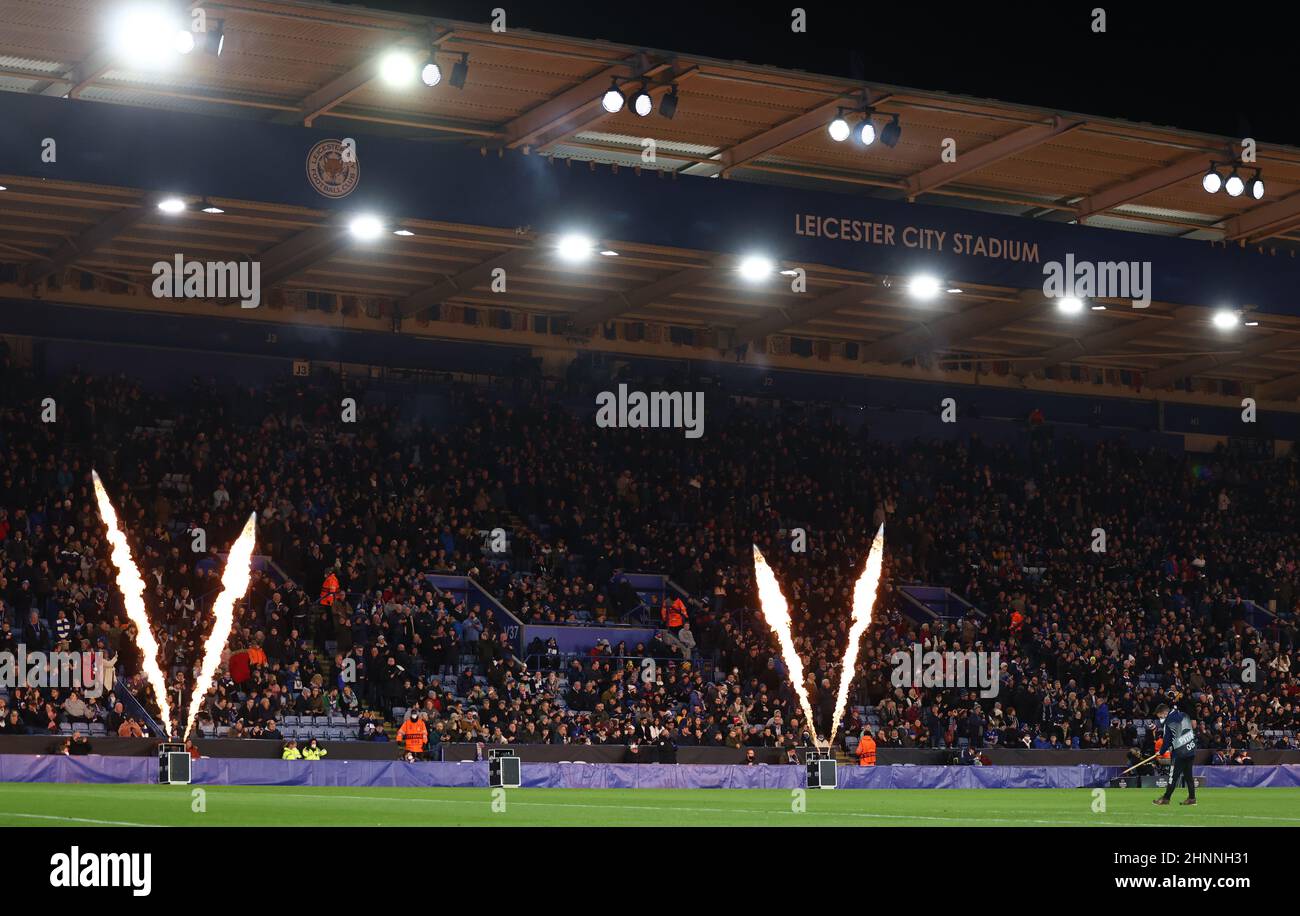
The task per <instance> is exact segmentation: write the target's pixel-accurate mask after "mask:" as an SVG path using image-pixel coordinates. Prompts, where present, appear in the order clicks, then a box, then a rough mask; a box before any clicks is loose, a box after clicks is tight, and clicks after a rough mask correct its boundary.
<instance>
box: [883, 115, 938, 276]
mask: <svg viewBox="0 0 1300 916" xmlns="http://www.w3.org/2000/svg"><path fill="white" fill-rule="evenodd" d="M882 139H883V138H882ZM942 288H943V284H941V283H940V282H939V280H938V278H936V277H932V276H930V275H929V274H917V275H916V276H915V277H913V278H912V279H910V280H908V281H907V291H908V292H909V293H911V294H912V296H913V298H916V299H921V300H922V301H924V300H926V299H933V298H934V297H935V296H937V295H939V290H941V289H942Z"/></svg>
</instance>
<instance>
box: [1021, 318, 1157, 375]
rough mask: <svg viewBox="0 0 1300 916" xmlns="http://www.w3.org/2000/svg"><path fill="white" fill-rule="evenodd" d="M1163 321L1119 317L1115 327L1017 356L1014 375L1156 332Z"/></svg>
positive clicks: (1042, 368) (1027, 373) (1026, 373)
mask: <svg viewBox="0 0 1300 916" xmlns="http://www.w3.org/2000/svg"><path fill="white" fill-rule="evenodd" d="M1162 327H1163V326H1162V325H1161V324H1158V323H1156V322H1153V321H1151V320H1149V319H1134V320H1130V321H1121V322H1120V323H1119V324H1118V326H1117V327H1113V328H1111V329H1110V330H1108V331H1102V332H1100V333H1097V334H1093V335H1091V336H1089V337H1076V338H1074V339H1073V340H1071V341H1069V342H1068V343H1063V344H1059V345H1057V346H1055V347H1052V348H1051V349H1050V350H1045V351H1043V352H1042V353H1040V354H1039V355H1037V356H1033V357H1030V358H1028V359H1017V360H1015V364H1016V375H1018V376H1020V377H1021V378H1026V377H1027V376H1030V375H1033V374H1034V373H1036V372H1042V371H1043V370H1045V369H1049V368H1051V367H1052V366H1056V365H1059V364H1061V363H1064V362H1069V361H1070V360H1073V359H1076V358H1077V357H1080V356H1087V355H1088V354H1090V353H1105V352H1106V351H1108V350H1110V349H1111V348H1113V347H1117V346H1120V345H1122V344H1126V343H1128V342H1129V341H1131V340H1136V339H1137V338H1139V337H1147V336H1150V335H1152V334H1158V333H1159V332H1160V330H1161V329H1162Z"/></svg>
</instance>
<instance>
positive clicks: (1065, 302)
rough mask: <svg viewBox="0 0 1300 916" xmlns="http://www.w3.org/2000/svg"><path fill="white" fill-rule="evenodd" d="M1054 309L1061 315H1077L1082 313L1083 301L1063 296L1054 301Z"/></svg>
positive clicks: (1075, 297)
mask: <svg viewBox="0 0 1300 916" xmlns="http://www.w3.org/2000/svg"><path fill="white" fill-rule="evenodd" d="M1056 307H1057V308H1058V309H1060V311H1061V314H1062V315H1077V314H1079V313H1080V312H1082V311H1083V300H1081V299H1079V298H1078V297H1077V296H1063V297H1062V298H1060V299H1058V300H1056Z"/></svg>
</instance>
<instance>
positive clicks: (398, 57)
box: [379, 51, 415, 87]
mask: <svg viewBox="0 0 1300 916" xmlns="http://www.w3.org/2000/svg"><path fill="white" fill-rule="evenodd" d="M379 75H380V76H382V77H383V78H384V82H385V83H387V84H388V85H390V86H397V87H403V86H409V85H410V84H411V83H413V82H415V61H414V60H412V59H411V56H410V55H409V54H406V53H404V52H402V51H389V52H388V53H387V54H385V55H384V56H383V58H382V59H381V60H380V61H379Z"/></svg>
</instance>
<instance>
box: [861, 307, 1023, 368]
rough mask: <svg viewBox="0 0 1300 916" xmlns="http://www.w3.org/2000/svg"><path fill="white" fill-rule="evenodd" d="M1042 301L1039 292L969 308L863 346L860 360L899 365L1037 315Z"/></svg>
mask: <svg viewBox="0 0 1300 916" xmlns="http://www.w3.org/2000/svg"><path fill="white" fill-rule="evenodd" d="M1045 301H1046V300H1044V299H1043V294H1042V292H1041V291H1039V290H1025V291H1024V292H1022V293H1020V295H1019V296H1018V297H1017V298H1016V299H1015V300H1014V301H1012V302H996V303H985V304H981V305H976V306H972V307H971V308H968V309H966V310H965V311H963V312H958V313H957V314H955V315H946V316H944V317H943V318H940V319H938V320H936V321H933V322H930V323H922V324H918V325H916V326H915V327H912V328H909V329H908V330H906V331H902V332H901V333H898V334H894V335H891V336H889V337H886V338H883V339H881V340H877V341H875V342H874V343H870V344H867V345H866V347H864V348H863V351H862V360H863V362H868V363H901V362H905V361H906V360H909V359H912V358H913V357H916V356H921V355H922V354H924V353H930V352H932V351H934V350H940V349H944V348H946V347H951V346H959V345H962V344H963V343H964V341H965V340H968V339H970V338H972V337H979V336H980V335H982V334H987V333H989V332H990V331H996V330H997V329H998V328H1002V327H1006V326H1007V325H1009V324H1012V323H1013V322H1016V321H1019V320H1020V319H1021V318H1024V317H1027V316H1029V315H1031V314H1033V313H1034V312H1038V311H1041V310H1042V309H1043V307H1044V302H1045Z"/></svg>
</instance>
